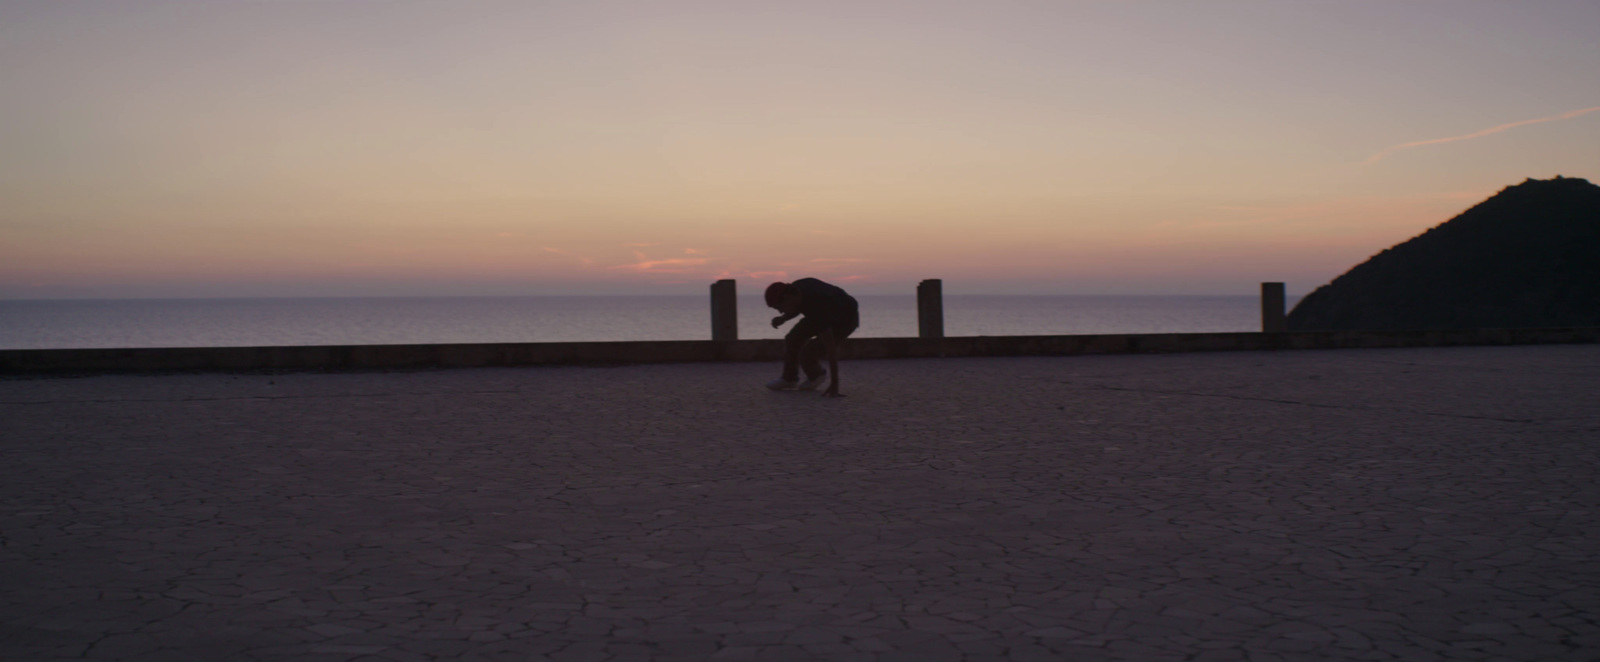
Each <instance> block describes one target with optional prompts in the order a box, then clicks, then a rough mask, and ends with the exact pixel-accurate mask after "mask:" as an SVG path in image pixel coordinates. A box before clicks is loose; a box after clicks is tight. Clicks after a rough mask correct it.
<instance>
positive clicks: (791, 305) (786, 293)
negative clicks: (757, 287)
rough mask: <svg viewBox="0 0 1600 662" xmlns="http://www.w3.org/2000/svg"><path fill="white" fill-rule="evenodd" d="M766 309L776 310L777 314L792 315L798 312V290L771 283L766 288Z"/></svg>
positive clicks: (785, 284) (784, 284)
mask: <svg viewBox="0 0 1600 662" xmlns="http://www.w3.org/2000/svg"><path fill="white" fill-rule="evenodd" d="M766 298H767V307H769V308H776V309H778V312H781V313H784V314H786V315H793V314H795V313H798V312H800V290H799V289H798V288H796V287H795V286H793V285H790V284H788V283H773V284H771V285H768V286H767V296H766Z"/></svg>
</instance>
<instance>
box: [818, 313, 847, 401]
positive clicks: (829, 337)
mask: <svg viewBox="0 0 1600 662" xmlns="http://www.w3.org/2000/svg"><path fill="white" fill-rule="evenodd" d="M820 337H821V338H822V344H823V345H824V346H825V347H827V348H828V390H826V391H823V392H822V395H823V397H828V398H842V397H844V394H843V393H840V392H839V339H838V337H836V336H834V335H833V329H832V328H827V329H823V331H822V335H821V336H820Z"/></svg>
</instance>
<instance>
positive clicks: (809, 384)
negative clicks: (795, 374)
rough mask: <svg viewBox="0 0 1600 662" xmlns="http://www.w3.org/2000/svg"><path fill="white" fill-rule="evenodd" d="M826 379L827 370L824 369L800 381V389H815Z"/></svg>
mask: <svg viewBox="0 0 1600 662" xmlns="http://www.w3.org/2000/svg"><path fill="white" fill-rule="evenodd" d="M826 381H828V371H826V370H824V371H822V373H821V374H818V375H817V376H816V377H811V378H809V379H806V380H805V381H803V382H800V390H802V391H815V390H817V387H819V386H822V383H823V382H826Z"/></svg>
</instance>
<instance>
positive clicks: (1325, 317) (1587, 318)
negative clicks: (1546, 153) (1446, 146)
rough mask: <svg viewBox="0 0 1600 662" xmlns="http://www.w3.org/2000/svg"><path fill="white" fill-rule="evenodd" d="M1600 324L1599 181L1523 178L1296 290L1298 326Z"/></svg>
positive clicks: (1292, 320) (1293, 322)
mask: <svg viewBox="0 0 1600 662" xmlns="http://www.w3.org/2000/svg"><path fill="white" fill-rule="evenodd" d="M1563 326H1600V186H1595V185H1594V184H1591V183H1589V181H1588V180H1585V179H1575V178H1562V177H1559V176H1558V177H1556V178H1555V179H1550V180H1538V179H1529V180H1528V181H1525V182H1523V183H1521V184H1518V185H1516V186H1508V187H1506V188H1505V189H1504V190H1502V191H1500V192H1499V193H1497V194H1495V195H1494V197H1491V198H1489V199H1488V200H1484V201H1483V202H1480V203H1478V204H1477V205H1476V206H1474V207H1473V208H1471V209H1468V210H1467V211H1465V212H1462V213H1461V215H1460V216H1457V217H1455V218H1453V219H1450V220H1449V221H1446V222H1444V223H1442V224H1440V225H1439V226H1437V227H1434V228H1433V229H1430V230H1428V231H1427V232H1424V233H1422V234H1421V235H1418V236H1416V237H1413V238H1411V239H1410V240H1408V241H1405V242H1403V243H1401V244H1399V245H1396V246H1394V247H1393V248H1389V249H1386V250H1384V251H1383V252H1381V253H1378V254H1377V255H1374V256H1372V258H1371V259H1368V260H1367V261H1366V262H1362V263H1361V264H1358V265H1356V266H1355V267H1354V268H1352V269H1350V270H1349V271H1347V272H1345V273H1344V275H1342V276H1339V277H1338V278H1335V279H1334V280H1333V282H1332V283H1329V284H1327V285H1324V286H1322V287H1319V288H1317V289H1316V291H1314V292H1312V293H1311V294H1309V295H1307V296H1306V297H1305V298H1304V299H1301V300H1300V304H1299V305H1297V306H1295V308H1294V311H1292V312H1290V313H1289V328H1290V329H1291V330H1296V331H1311V330H1342V329H1460V328H1514V327H1563Z"/></svg>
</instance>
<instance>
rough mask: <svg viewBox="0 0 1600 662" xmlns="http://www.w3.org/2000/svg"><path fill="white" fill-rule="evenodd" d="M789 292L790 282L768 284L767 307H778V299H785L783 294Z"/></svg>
mask: <svg viewBox="0 0 1600 662" xmlns="http://www.w3.org/2000/svg"><path fill="white" fill-rule="evenodd" d="M788 293H789V284H788V283H773V284H771V285H768V286H767V307H768V308H777V307H778V301H780V300H782V299H783V295H785V294H788Z"/></svg>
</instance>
